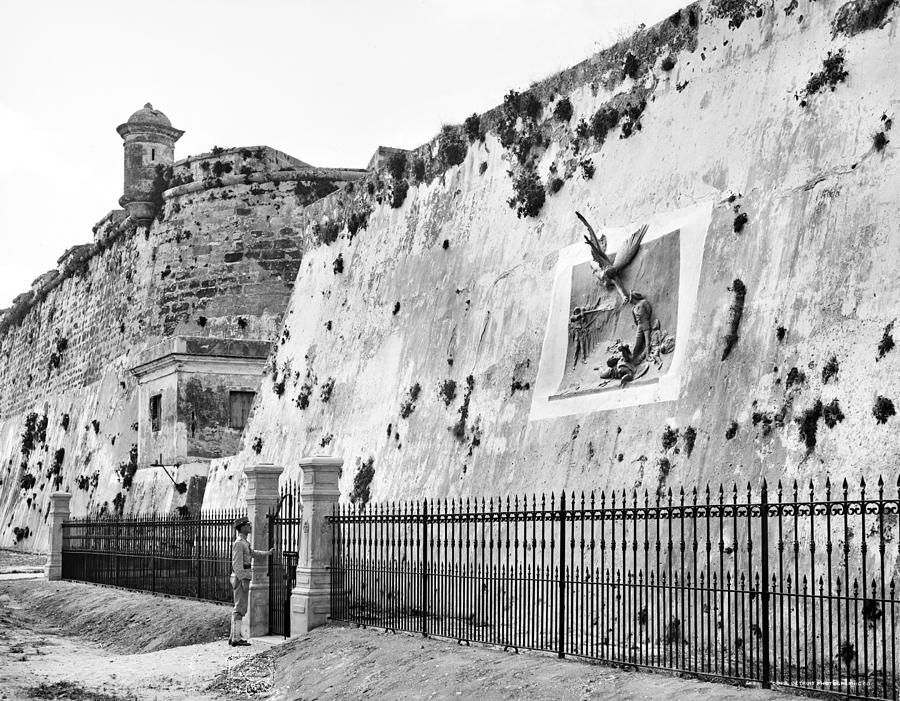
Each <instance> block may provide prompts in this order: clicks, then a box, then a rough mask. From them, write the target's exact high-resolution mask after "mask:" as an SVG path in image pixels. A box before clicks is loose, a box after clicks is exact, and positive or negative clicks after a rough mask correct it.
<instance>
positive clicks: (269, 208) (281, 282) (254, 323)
mask: <svg viewBox="0 0 900 701" xmlns="http://www.w3.org/2000/svg"><path fill="white" fill-rule="evenodd" d="M256 151H259V154H260V155H261V160H260V161H259V164H261V166H260V168H259V170H258V172H256V173H255V175H254V179H253V181H252V182H235V183H233V184H232V185H230V186H218V185H217V183H216V182H206V183H204V186H203V187H200V188H193V189H190V188H188V190H190V191H184V190H185V188H179V187H175V188H173V189H172V190H171V192H169V193H167V194H166V197H167V199H165V200H164V205H163V209H162V210H161V212H160V215H159V217H158V218H157V219H154V220H152V221H151V222H150V223H149V225H147V226H143V225H141V226H138V225H136V224H135V222H134V220H133V219H130V218H126V213H125V212H123V211H122V210H114V211H113V212H111V213H110V214H108V215H107V216H105V217H104V218H103V219H102V220H101V221H100V222H99V223H98V225H97V226H96V227H95V231H94V240H95V243H93V244H87V245H85V246H82V247H77V248H76V249H73V250H72V251H69V252H67V254H66V255H65V256H63V258H61V259H60V265H59V269H58V270H57V271H54V272H52V273H50V274H47V275H45V276H42V277H41V278H39V279H38V280H37V281H36V282H35V287H34V289H33V290H32V291H31V292H29V293H27V294H26V296H25V297H24V299H25V300H26V301H27V302H28V303H27V304H25V305H22V306H20V307H17V308H16V309H17V311H16V314H15V317H16V318H15V319H12V317H8V318H4V319H3V320H2V332H0V516H2V520H0V543H2V544H3V545H4V546H17V545H18V546H20V547H25V548H31V549H40V548H43V547H45V545H46V542H47V541H46V538H47V533H48V532H47V517H48V507H49V502H48V498H49V497H48V495H49V492H50V491H52V489H57V488H58V489H63V490H66V491H69V492H71V493H72V494H73V497H72V504H71V507H72V513H73V514H74V515H80V514H84V513H85V512H86V511H87V510H89V509H90V510H106V511H108V512H109V513H115V512H117V511H119V512H132V511H140V510H148V509H154V508H169V507H175V506H179V505H184V504H186V503H187V502H188V498H189V497H190V500H191V502H192V503H196V502H198V501H199V498H202V495H200V497H198V495H197V494H196V493H190V494H186V493H184V492H177V491H174V492H173V489H174V485H173V484H172V482H171V480H170V479H169V478H168V477H166V476H165V474H164V473H163V472H162V469H156V470H155V471H154V474H153V476H152V477H150V476H148V475H144V474H143V473H141V474H135V469H136V467H138V466H139V467H144V466H147V465H149V464H151V463H155V462H158V460H159V456H160V455H164V457H165V458H166V460H168V461H169V462H168V463H167V464H169V465H170V468H168V469H169V471H170V473H171V474H170V476H172V475H175V476H176V477H178V479H177V480H176V481H183V482H185V484H186V485H188V483H189V485H194V486H195V487H196V486H197V485H202V484H204V483H205V481H204V480H203V479H202V475H200V474H199V473H198V472H197V470H198V469H199V467H198V465H199V463H197V461H200V463H203V462H204V461H206V460H208V459H209V458H211V457H214V456H223V455H229V454H232V453H234V452H236V451H237V450H238V449H239V447H240V442H241V431H240V430H235V429H234V428H232V427H231V422H230V421H229V420H225V421H223V420H222V419H223V418H224V413H223V412H227V411H228V398H229V387H230V388H231V389H238V390H243V391H245V392H250V393H252V391H253V390H255V388H256V385H257V384H258V382H259V368H255V369H253V371H252V373H251V374H250V375H247V376H246V377H239V378H236V376H234V370H233V369H231V370H229V371H228V372H229V373H230V374H228V375H225V376H222V377H217V376H211V377H206V376H203V377H200V376H197V377H195V379H194V382H193V383H192V382H185V383H184V384H183V385H182V386H180V387H179V395H178V397H177V398H175V399H173V401H175V402H177V406H179V407H180V408H181V410H182V412H181V413H182V414H183V415H184V416H186V417H188V418H187V419H184V416H181V415H179V416H181V418H182V419H184V420H182V421H180V423H179V424H178V425H179V427H180V428H179V431H181V433H180V434H179V435H180V436H181V437H180V438H179V441H181V442H180V443H177V445H182V444H183V450H182V449H179V448H178V447H177V445H175V444H173V445H172V446H169V445H168V444H166V446H165V448H161V447H160V446H157V445H153V446H151V445H150V443H149V442H147V441H144V440H142V439H141V438H140V436H141V435H143V434H142V431H139V428H141V427H140V426H139V420H144V419H143V418H142V416H143V415H144V414H146V413H147V410H148V407H147V406H145V404H146V402H147V397H144V396H143V395H141V393H140V392H139V391H138V378H137V377H136V376H135V375H134V374H133V373H132V369H133V368H134V367H135V366H137V365H138V364H140V362H141V358H142V357H143V356H144V355H145V354H146V352H147V351H148V350H149V349H152V348H154V347H155V346H156V345H157V344H158V343H159V342H160V341H165V340H166V339H171V338H173V337H176V336H186V337H191V338H204V337H206V338H210V339H220V340H222V341H241V340H246V341H248V342H260V341H263V342H268V343H272V342H274V341H275V340H276V339H277V337H278V333H279V329H280V324H281V319H282V316H283V314H284V310H285V308H286V306H287V303H288V300H289V297H290V291H291V289H292V287H293V284H294V281H295V278H296V276H297V272H298V270H299V267H300V265H301V262H302V260H303V256H304V253H305V251H306V250H307V249H308V248H309V247H310V245H313V242H314V241H315V237H314V236H313V235H312V234H305V233H304V232H305V226H304V225H305V221H306V220H305V217H304V215H303V209H304V207H305V206H306V204H307V202H306V200H305V199H303V198H302V197H298V195H297V192H296V190H297V188H296V184H295V183H294V182H281V180H280V179H278V178H275V179H271V178H269V177H268V176H267V171H266V170H265V167H295V166H303V167H308V166H306V164H304V163H302V162H300V161H296V159H293V160H291V159H290V157H287V156H286V155H285V154H280V152H276V151H274V150H273V149H269V148H267V147H256V148H255V149H254V152H256ZM279 154H280V155H279ZM292 163H293V164H294V165H291V164H292ZM259 164H257V165H259ZM192 167H193V166H192ZM197 170H198V173H199V172H202V169H201V168H199V166H198V167H197ZM350 176H353V177H357V176H358V174H357V175H353V174H352V173H350V174H348V175H347V177H350ZM20 301H21V300H20ZM13 321H14V322H15V323H13ZM226 355H227V353H226ZM260 366H261V363H260ZM201 374H202V373H201ZM223 378H224V379H223ZM226 381H227V382H231V383H232V384H234V383H235V382H236V383H237V384H235V385H234V387H231V386H230V385H229V386H226V384H223V383H225V382H226ZM192 388H194V389H196V390H197V391H193V389H192ZM210 393H212V394H213V395H215V401H211V402H210V401H204V400H203V397H205V396H206V395H209V394H210ZM207 398H208V397H207ZM175 406H176V404H173V410H174V407H175ZM210 412H212V414H210ZM32 414H33V415H34V419H33V420H31V423H30V424H29V416H30V415H32ZM192 415H193V416H194V418H195V420H194V422H192V421H191V419H190V417H191V416H192ZM198 416H199V419H198V418H197V417H198ZM173 417H174V414H173ZM228 418H229V419H230V417H228ZM207 419H209V421H206V420H207ZM29 425H30V426H31V428H29ZM192 427H193V431H192ZM23 436H27V438H24V437H23ZM167 439H168V436H167ZM170 442H171V441H170ZM30 444H33V447H31V448H28V449H25V447H26V445H30ZM139 445H140V446H142V447H141V449H140V451H138V446H139ZM135 453H137V455H135ZM141 453H145V454H141ZM176 453H177V454H176ZM176 461H180V462H182V463H184V462H185V461H188V462H189V463H190V465H187V466H186V467H184V468H182V469H181V470H180V471H179V470H177V469H176V470H175V471H174V472H172V466H173V465H174V463H175V462H176ZM181 473H184V475H185V476H178V475H180V474H181ZM194 491H196V489H195V490H194ZM23 533H24V534H26V535H24V536H23V535H22V534H23Z"/></svg>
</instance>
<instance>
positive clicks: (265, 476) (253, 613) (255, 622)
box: [235, 464, 284, 638]
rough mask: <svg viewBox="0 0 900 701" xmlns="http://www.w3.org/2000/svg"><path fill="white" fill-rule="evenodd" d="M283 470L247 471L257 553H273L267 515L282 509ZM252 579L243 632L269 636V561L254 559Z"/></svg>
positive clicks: (256, 467) (262, 467)
mask: <svg viewBox="0 0 900 701" xmlns="http://www.w3.org/2000/svg"><path fill="white" fill-rule="evenodd" d="M283 469H284V468H282V467H281V466H279V465H271V464H261V465H250V466H249V467H245V468H244V474H245V475H247V518H249V519H250V525H251V526H252V527H253V531H252V532H251V533H250V537H249V540H250V547H251V548H253V549H254V550H268V549H269V522H268V519H267V518H266V515H267V514H268V513H269V510H270V509H272V508H273V507H275V506H277V505H278V477H279V475H280V474H281V472H282V470H283ZM235 535H236V534H235ZM251 575H252V578H251V579H250V596H249V601H248V603H247V615H246V616H244V625H243V630H242V631H241V635H242V636H244V637H245V638H252V637H256V636H260V635H268V634H269V558H267V557H265V558H259V559H257V558H254V559H253V565H252V570H251Z"/></svg>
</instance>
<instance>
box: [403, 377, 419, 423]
mask: <svg viewBox="0 0 900 701" xmlns="http://www.w3.org/2000/svg"><path fill="white" fill-rule="evenodd" d="M421 392H422V388H421V387H420V386H419V383H418V382H416V383H414V384H413V385H412V387H410V388H409V392H407V394H406V399H405V400H404V401H403V404H401V405H400V418H402V419H408V418H409V417H410V415H411V414H412V413H413V412H414V411H415V410H416V401H417V400H418V399H419V394H421Z"/></svg>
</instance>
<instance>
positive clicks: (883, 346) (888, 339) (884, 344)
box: [875, 321, 894, 363]
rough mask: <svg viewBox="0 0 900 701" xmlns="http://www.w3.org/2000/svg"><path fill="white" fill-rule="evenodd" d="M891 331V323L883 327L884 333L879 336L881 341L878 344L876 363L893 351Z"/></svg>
mask: <svg viewBox="0 0 900 701" xmlns="http://www.w3.org/2000/svg"><path fill="white" fill-rule="evenodd" d="M893 331H894V322H893V321H892V322H891V323H889V324H888V325H887V326H885V327H884V333H883V334H882V335H881V340H880V341H879V342H878V356H877V357H876V358H875V362H876V363H877V362H878V361H879V360H881V359H882V358H883V357H884V356H885V355H887V354H888V353H890V352H891V351H892V350H893V349H894V334H893Z"/></svg>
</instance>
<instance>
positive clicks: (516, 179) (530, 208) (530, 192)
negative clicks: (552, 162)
mask: <svg viewBox="0 0 900 701" xmlns="http://www.w3.org/2000/svg"><path fill="white" fill-rule="evenodd" d="M510 174H511V175H512V173H510ZM513 193H514V194H513V196H512V197H510V198H509V199H508V200H507V201H506V202H507V204H508V205H509V206H510V208H515V210H516V216H518V217H519V218H520V219H521V218H522V217H536V216H537V215H538V213H540V211H541V208H542V207H543V206H544V202H545V201H546V199H547V194H546V192H545V191H544V186H543V185H542V184H541V181H540V179H539V178H538V174H537V170H535V168H534V166H531V167H530V168H523V169H522V170H521V172H519V174H518V175H515V176H513Z"/></svg>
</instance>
